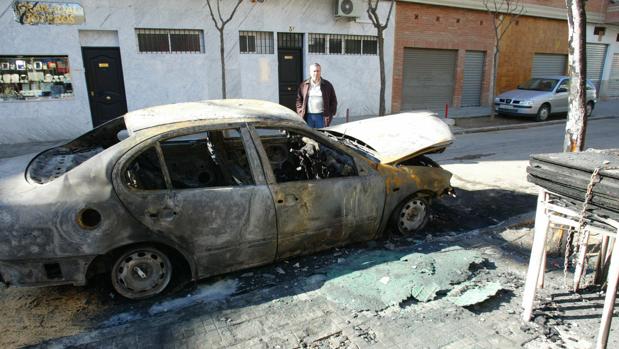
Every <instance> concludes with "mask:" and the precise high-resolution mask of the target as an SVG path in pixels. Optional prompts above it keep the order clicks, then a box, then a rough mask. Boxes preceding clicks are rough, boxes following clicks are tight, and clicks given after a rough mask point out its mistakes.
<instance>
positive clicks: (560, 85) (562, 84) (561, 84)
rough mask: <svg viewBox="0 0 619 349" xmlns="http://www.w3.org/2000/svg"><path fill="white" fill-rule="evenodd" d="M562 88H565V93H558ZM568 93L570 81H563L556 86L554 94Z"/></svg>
mask: <svg viewBox="0 0 619 349" xmlns="http://www.w3.org/2000/svg"><path fill="white" fill-rule="evenodd" d="M563 86H565V88H567V91H563V92H559V89H560V88H561V87H563ZM569 91H570V79H563V80H561V81H560V82H559V83H558V84H557V89H556V92H555V93H567V92H569Z"/></svg>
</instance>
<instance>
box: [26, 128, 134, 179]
mask: <svg viewBox="0 0 619 349" xmlns="http://www.w3.org/2000/svg"><path fill="white" fill-rule="evenodd" d="M123 133H126V126H125V119H124V118H123V117H119V118H116V119H114V120H111V121H109V122H107V123H105V124H103V125H101V126H99V127H97V128H95V129H93V130H91V131H90V132H87V133H85V134H83V135H82V136H80V137H78V138H76V139H74V140H72V141H71V142H69V143H67V144H63V145H61V146H58V147H55V148H51V149H48V150H46V151H44V152H42V153H41V154H39V155H37V156H36V157H35V158H34V159H33V160H32V162H31V163H30V165H29V166H28V169H27V172H26V177H27V178H28V179H29V180H31V181H32V182H35V183H39V184H44V183H47V182H50V181H52V180H54V179H56V178H58V177H60V176H61V175H63V174H64V173H67V172H69V171H71V170H72V169H74V168H75V167H77V166H79V165H80V164H81V163H83V162H84V161H86V160H88V159H90V158H92V157H93V156H95V155H97V154H99V153H100V152H102V151H103V150H104V149H107V148H109V147H111V146H113V145H114V144H116V143H119V142H120V141H121V140H122V139H121V137H120V135H122V134H123Z"/></svg>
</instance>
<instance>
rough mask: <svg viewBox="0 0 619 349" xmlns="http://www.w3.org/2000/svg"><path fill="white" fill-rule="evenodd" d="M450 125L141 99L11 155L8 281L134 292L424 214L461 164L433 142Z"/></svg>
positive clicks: (5, 174)
mask: <svg viewBox="0 0 619 349" xmlns="http://www.w3.org/2000/svg"><path fill="white" fill-rule="evenodd" d="M452 140H453V136H452V134H451V132H450V130H449V128H448V127H447V126H446V125H445V124H444V123H443V122H442V121H440V120H439V119H438V118H436V117H434V116H432V115H429V114H415V115H410V114H398V115H392V116H388V117H383V118H376V119H370V120H364V121H359V122H355V123H348V124H343V125H339V126H335V127H331V128H327V129H323V130H320V131H316V130H312V129H310V128H308V127H307V126H306V125H305V123H304V122H303V120H301V119H300V118H299V117H298V116H297V115H296V114H294V113H293V112H291V111H290V110H288V109H286V108H284V107H281V106H279V105H277V104H274V103H269V102H262V101H252V100H223V101H205V102H195V103H182V104H176V105H166V106H160V107H154V108H148V109H143V110H138V111H134V112H130V113H128V114H126V115H125V116H124V117H120V118H117V119H115V120H112V121H110V122H108V123H106V124H104V125H101V126H100V127H98V128H96V129H93V130H91V131H90V132H88V133H86V134H85V135H83V136H81V137H79V138H77V139H75V140H73V141H71V142H69V143H67V144H64V145H61V146H58V147H55V148H52V149H49V150H46V151H44V152H42V153H40V154H38V155H36V156H34V157H33V156H20V157H14V158H10V159H4V160H2V162H0V176H1V177H2V181H0V192H1V193H2V196H1V199H0V282H2V283H4V284H6V285H14V286H43V285H59V284H74V285H84V284H85V283H86V282H87V280H88V278H89V277H90V276H92V275H94V274H95V273H100V272H107V273H109V274H110V276H111V279H112V285H113V287H114V288H115V290H116V291H117V292H118V293H120V294H121V295H122V296H124V297H127V298H132V299H140V298H146V297H149V296H152V295H155V294H158V293H160V292H162V291H163V290H164V289H165V288H166V287H167V286H168V285H169V284H170V283H171V282H170V281H171V280H172V276H173V275H179V273H186V276H187V277H188V278H190V279H198V278H203V277H207V276H211V275H215V274H221V273H225V272H228V271H232V270H238V269H242V268H247V267H252V266H256V265H261V264H266V263H270V262H273V261H274V260H277V259H281V258H286V257H289V256H293V255H298V254H306V253H311V252H315V251H319V250H322V249H327V248H331V247H334V246H338V245H343V244H346V243H349V242H354V241H363V240H369V239H373V238H376V237H378V236H379V235H380V234H381V233H383V232H384V231H385V228H386V226H387V224H388V223H389V222H392V223H394V224H395V227H396V228H397V230H399V231H400V232H402V233H406V232H412V231H415V230H418V229H420V228H421V227H423V225H424V224H425V222H426V221H427V219H428V207H427V206H428V201H429V200H430V199H432V198H434V197H438V196H441V195H443V194H446V193H449V192H450V191H451V190H452V188H451V186H450V183H449V180H450V177H451V174H450V173H449V172H447V171H445V170H443V169H442V168H440V166H438V165H437V164H436V163H434V162H433V161H432V160H430V159H429V158H427V157H425V156H424V155H423V154H426V153H429V152H436V151H442V150H443V149H444V148H445V147H446V146H448V145H449V144H450V143H451V142H452Z"/></svg>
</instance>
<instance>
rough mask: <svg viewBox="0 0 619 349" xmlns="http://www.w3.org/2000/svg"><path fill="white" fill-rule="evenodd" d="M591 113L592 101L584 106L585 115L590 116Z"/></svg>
mask: <svg viewBox="0 0 619 349" xmlns="http://www.w3.org/2000/svg"><path fill="white" fill-rule="evenodd" d="M591 113H593V102H589V103H587V106H586V107H585V115H587V117H589V116H591Z"/></svg>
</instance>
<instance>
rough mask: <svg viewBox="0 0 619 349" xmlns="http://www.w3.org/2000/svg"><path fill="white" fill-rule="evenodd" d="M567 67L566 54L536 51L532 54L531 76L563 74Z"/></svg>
mask: <svg viewBox="0 0 619 349" xmlns="http://www.w3.org/2000/svg"><path fill="white" fill-rule="evenodd" d="M566 67H567V55H558V54H548V53H536V54H535V55H534V56H533V68H532V69H531V77H532V78H537V77H541V76H549V75H564V74H565V71H566Z"/></svg>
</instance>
